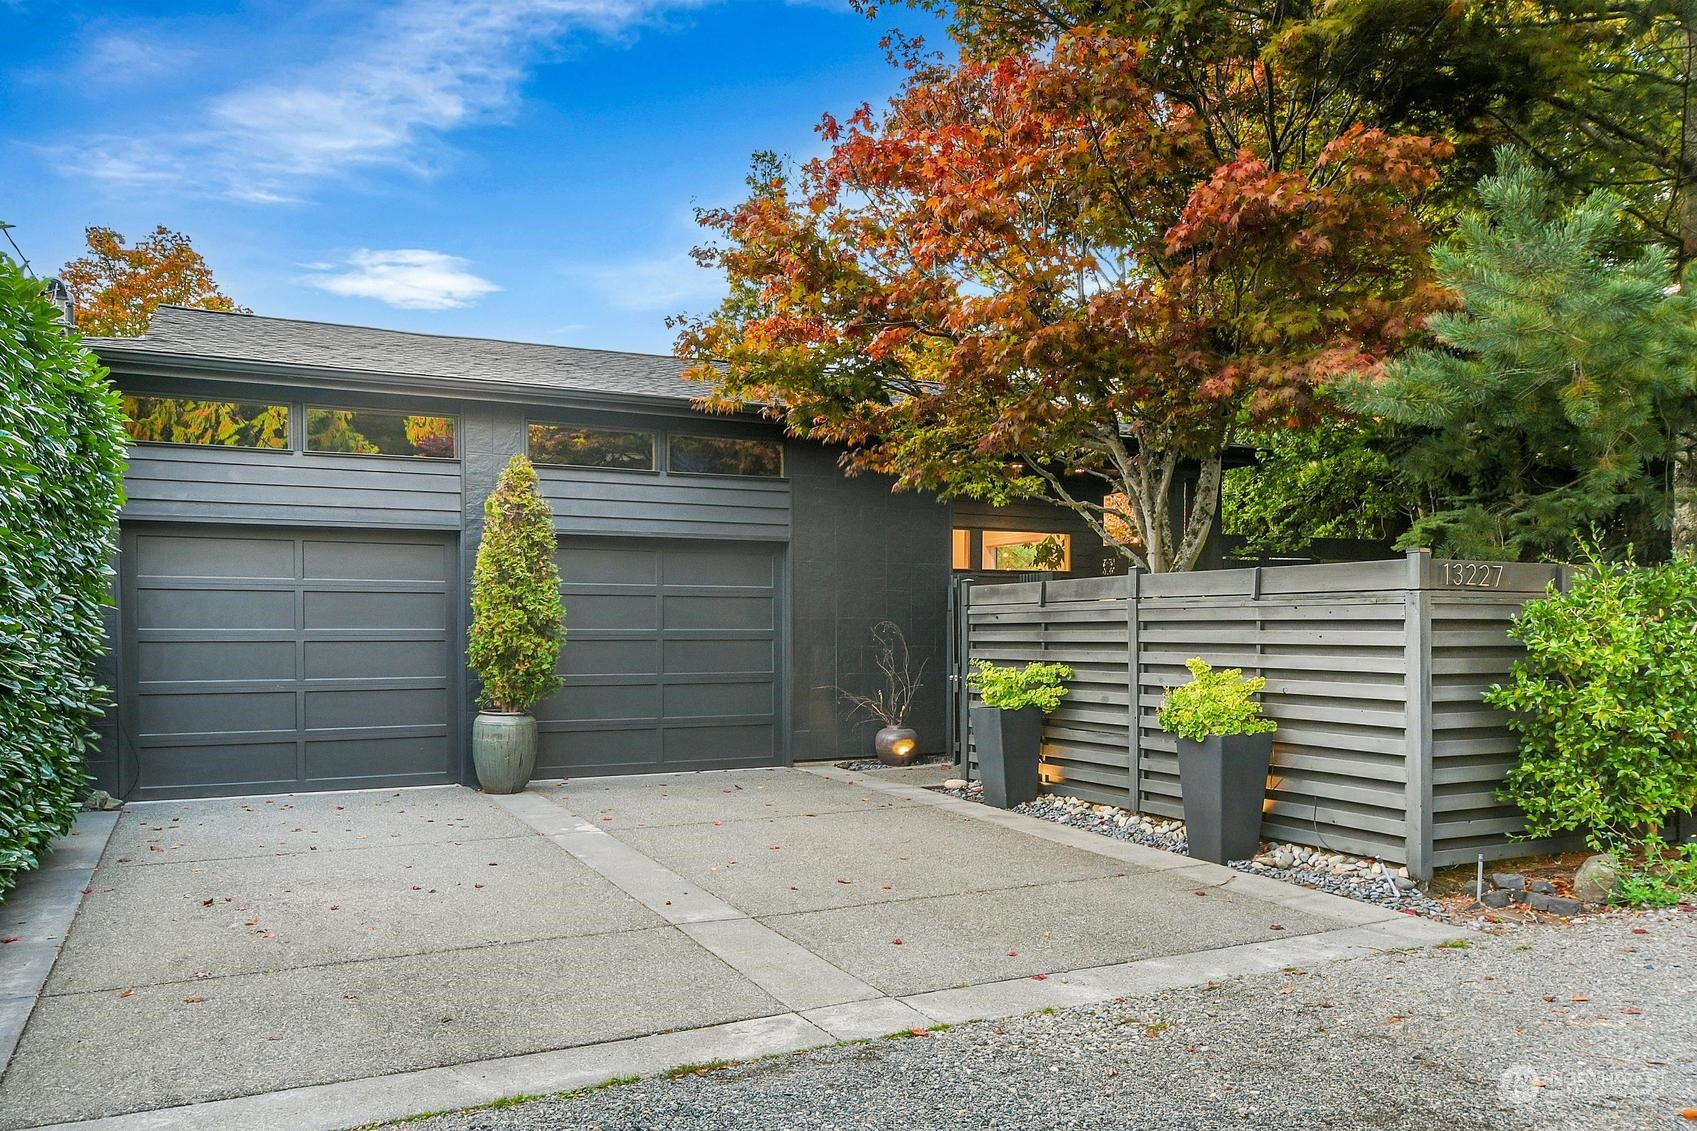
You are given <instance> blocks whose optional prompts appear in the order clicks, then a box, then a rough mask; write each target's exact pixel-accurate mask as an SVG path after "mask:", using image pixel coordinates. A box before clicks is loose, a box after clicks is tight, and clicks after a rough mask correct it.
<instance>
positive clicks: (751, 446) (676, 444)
mask: <svg viewBox="0 0 1697 1131" xmlns="http://www.w3.org/2000/svg"><path fill="white" fill-rule="evenodd" d="M666 449H667V450H666V458H667V464H668V466H669V467H670V469H671V470H672V471H675V472H681V473H683V474H686V475H761V476H766V477H767V478H772V479H776V478H778V477H780V476H782V475H783V474H784V445H783V444H781V443H779V442H777V441H776V440H737V439H732V438H731V437H728V436H672V437H669V438H668V441H667V445H666Z"/></svg>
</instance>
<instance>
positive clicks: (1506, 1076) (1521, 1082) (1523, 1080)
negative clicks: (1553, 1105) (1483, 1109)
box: [1497, 1064, 1548, 1107]
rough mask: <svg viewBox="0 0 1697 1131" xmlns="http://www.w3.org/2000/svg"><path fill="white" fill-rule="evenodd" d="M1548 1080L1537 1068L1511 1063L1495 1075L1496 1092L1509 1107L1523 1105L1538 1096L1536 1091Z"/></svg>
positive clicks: (1546, 1085) (1544, 1085)
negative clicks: (1539, 1073) (1500, 1073)
mask: <svg viewBox="0 0 1697 1131" xmlns="http://www.w3.org/2000/svg"><path fill="white" fill-rule="evenodd" d="M1545 1087H1548V1082H1547V1081H1545V1080H1544V1079H1543V1078H1542V1077H1540V1076H1539V1075H1538V1070H1537V1069H1535V1068H1533V1067H1531V1066H1530V1065H1525V1064H1511V1065H1509V1066H1508V1067H1507V1068H1505V1069H1503V1073H1502V1075H1501V1076H1498V1077H1497V1094H1498V1095H1499V1096H1501V1097H1502V1100H1503V1102H1504V1103H1506V1104H1508V1105H1510V1106H1511V1107H1524V1106H1525V1105H1526V1104H1529V1103H1531V1102H1532V1101H1533V1100H1535V1099H1537V1098H1538V1091H1539V1089H1541V1088H1545Z"/></svg>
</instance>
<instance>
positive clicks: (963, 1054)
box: [397, 911, 1697, 1131]
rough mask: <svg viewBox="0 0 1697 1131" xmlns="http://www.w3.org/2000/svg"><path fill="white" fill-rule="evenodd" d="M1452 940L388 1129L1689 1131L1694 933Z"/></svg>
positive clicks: (1694, 1037) (1664, 929) (1617, 919)
mask: <svg viewBox="0 0 1697 1131" xmlns="http://www.w3.org/2000/svg"><path fill="white" fill-rule="evenodd" d="M1460 933H1461V932H1458V934H1460ZM1466 935H1467V938H1466V940H1465V941H1464V942H1461V943H1459V944H1453V945H1450V946H1440V947H1435V948H1427V949H1414V950H1401V951H1390V952H1384V953H1380V954H1375V955H1372V956H1368V957H1365V958H1360V959H1355V960H1349V961H1342V962H1333V963H1328V964H1322V965H1319V966H1315V967H1313V968H1300V969H1299V968H1289V969H1287V970H1285V971H1284V972H1282V973H1276V974H1267V975H1258V976H1254V977H1248V978H1242V979H1236V980H1233V981H1230V982H1225V983H1218V984H1209V985H1207V986H1201V987H1196V988H1192V989H1184V990H1173V991H1169V992H1165V993H1159V994H1151V995H1148V996H1139V997H1133V998H1126V999H1122V1000H1120V1001H1117V1002H1112V1003H1109V1004H1106V1005H1101V1006H1092V1007H1088V1008H1080V1009H1072V1010H1062V1011H1058V1012H1045V1013H1040V1014H1033V1015H1028V1016H1024V1017H1020V1018H1016V1019H1012V1020H1008V1021H1000V1022H980V1023H974V1024H971V1025H963V1026H959V1027H957V1028H954V1029H949V1030H947V1031H933V1032H930V1033H928V1034H926V1035H924V1036H918V1037H910V1038H909V1039H906V1040H890V1039H886V1040H876V1041H870V1042H865V1043H860V1044H853V1045H843V1046H836V1047H831V1048H826V1049H819V1050H815V1051H813V1052H808V1053H802V1054H797V1055H792V1056H784V1057H778V1058H773V1059H769V1060H765V1061H757V1062H754V1063H751V1064H746V1065H740V1066H735V1067H730V1068H724V1069H720V1070H716V1071H707V1072H704V1073H701V1074H690V1075H687V1076H684V1077H682V1078H679V1079H668V1078H665V1077H657V1078H653V1079H648V1080H644V1081H641V1082H639V1083H635V1084H626V1085H621V1086H617V1087H612V1088H608V1089H605V1090H603V1091H598V1092H594V1093H592V1094H589V1095H586V1096H581V1097H577V1098H572V1099H561V1100H544V1101H537V1102H532V1103H527V1104H522V1105H517V1106H512V1107H505V1108H499V1109H490V1110H481V1111H472V1112H465V1113H460V1114H456V1115H450V1116H439V1117H436V1118H432V1119H428V1120H425V1121H423V1122H420V1123H415V1124H410V1125H408V1126H409V1127H412V1128H416V1129H418V1131H543V1129H548V1131H566V1129H572V1131H638V1129H641V1131H674V1129H676V1131H682V1129H685V1128H689V1129H693V1131H732V1129H735V1131H757V1129H762V1128H775V1129H798V1131H839V1129H841V1131H849V1129H863V1128H866V1129H886V1128H887V1129H891V1131H896V1129H900V1131H912V1129H921V1128H923V1129H938V1131H956V1129H959V1131H967V1129H972V1131H977V1129H979V1128H986V1127H989V1128H996V1129H998V1131H1004V1129H1024V1128H1031V1129H1045V1131H1047V1129H1052V1128H1134V1127H1135V1128H1152V1129H1155V1128H1158V1129H1161V1131H1189V1129H1201V1128H1224V1127H1230V1128H1234V1129H1245V1131H1256V1129H1262V1128H1265V1129H1275V1128H1276V1129H1280V1131H1286V1129H1291V1128H1326V1129H1328V1131H1350V1129H1356V1128H1393V1127H1394V1128H1397V1129H1399V1131H1426V1129H1431V1131H1439V1129H1442V1131H1456V1129H1469V1128H1482V1129H1483V1128H1489V1129H1498V1128H1504V1129H1521V1128H1550V1129H1555V1128H1562V1129H1567V1128H1599V1129H1613V1128H1659V1127H1669V1128H1671V1127H1690V1126H1692V1123H1691V1122H1690V1120H1691V1119H1697V1053H1694V1050H1697V988H1694V987H1697V980H1694V978H1693V974H1697V957H1694V955H1697V915H1694V914H1690V913H1682V912H1678V911H1668V912H1658V913H1652V914H1645V915H1636V916H1611V917H1607V918H1598V919H1591V920H1583V921H1579V922H1576V923H1575V924H1573V925H1571V926H1568V927H1562V928H1555V929H1551V930H1546V931H1537V932H1532V933H1518V934H1516V933H1505V934H1502V935H1495V936H1493V935H1489V934H1483V933H1479V932H1466ZM1688 1110H1689V1112H1690V1115H1689V1117H1687V1116H1686V1115H1685V1114H1684V1113H1685V1112H1687V1111H1688ZM398 1126H399V1125H397V1128H398Z"/></svg>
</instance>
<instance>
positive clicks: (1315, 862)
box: [933, 778, 1451, 922]
mask: <svg viewBox="0 0 1697 1131" xmlns="http://www.w3.org/2000/svg"><path fill="white" fill-rule="evenodd" d="M933 788H935V789H936V790H937V791H938V792H940V793H947V794H949V795H950V796H953V797H959V798H962V799H964V800H967V801H977V802H982V801H983V799H984V798H983V795H984V786H983V783H982V782H976V781H974V782H968V781H964V780H963V779H961V778H950V779H949V780H948V781H946V782H944V783H943V784H942V785H941V786H935V787H933ZM1012 811H1013V812H1015V813H1020V814H1023V815H1025V816H1027V817H1036V818H1037V819H1038V820H1042V821H1052V822H1053V823H1055V824H1057V825H1069V826H1071V827H1073V828H1079V829H1084V830H1087V831H1089V832H1093V833H1098V834H1100V835H1102V836H1107V837H1113V838H1114V839H1115V840H1126V841H1130V842H1132V843H1133V844H1141V845H1144V846H1145V847H1148V848H1158V849H1160V850H1162V851H1163V852H1173V853H1177V854H1179V855H1186V854H1187V852H1188V849H1187V847H1186V842H1185V835H1184V822H1183V821H1174V820H1163V819H1162V818H1159V817H1151V816H1150V815H1149V814H1147V813H1133V812H1132V811H1131V810H1129V809H1121V808H1119V807H1118V806H1115V805H1102V804H1094V803H1092V802H1089V801H1086V800H1084V799H1083V798H1082V797H1068V796H1065V795H1063V794H1056V793H1045V794H1041V795H1039V796H1038V798H1037V800H1035V801H1027V802H1024V803H1022V804H1020V805H1016V806H1014V807H1013V810H1012ZM1229 866H1230V867H1231V868H1234V869H1236V870H1237V871H1239V872H1249V873H1252V874H1254V875H1257V876H1268V877H1271V878H1272V879H1276V880H1283V881H1285V882H1286V883H1292V884H1297V885H1300V886H1302V887H1306V888H1313V889H1315V890H1317V891H1323V892H1327V893H1328V894H1331V895H1341V896H1343V897H1345V898H1346V899H1353V900H1357V901H1358V902H1361V903H1371V904H1374V905H1376V906H1379V907H1387V908H1390V909H1392V910H1396V911H1406V912H1410V913H1412V914H1416V915H1422V916H1425V917H1426V918H1429V919H1439V920H1442V921H1444V922H1449V921H1451V916H1450V913H1449V910H1448V909H1447V908H1445V907H1444V905H1443V904H1441V903H1439V902H1438V901H1437V900H1435V899H1432V898H1430V897H1428V896H1427V895H1426V893H1425V892H1423V891H1421V890H1420V886H1419V885H1418V884H1417V883H1415V882H1414V881H1413V880H1412V879H1410V878H1409V876H1408V869H1407V868H1398V867H1394V866H1392V865H1389V864H1386V863H1384V862H1383V861H1380V860H1373V859H1370V858H1367V857H1361V856H1351V855H1346V854H1344V853H1337V852H1328V851H1326V850H1324V849H1316V848H1311V847H1308V846H1306V845H1298V844H1282V843H1279V842H1276V841H1274V842H1270V843H1268V844H1267V845H1266V847H1265V849H1264V851H1262V852H1261V854H1260V855H1258V856H1256V857H1255V858H1254V859H1253V860H1233V861H1232V862H1231V864H1230V865H1229Z"/></svg>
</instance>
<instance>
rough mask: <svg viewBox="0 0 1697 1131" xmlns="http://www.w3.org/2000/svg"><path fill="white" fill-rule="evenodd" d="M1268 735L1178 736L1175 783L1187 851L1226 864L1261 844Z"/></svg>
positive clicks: (1269, 758)
mask: <svg viewBox="0 0 1697 1131" xmlns="http://www.w3.org/2000/svg"><path fill="white" fill-rule="evenodd" d="M1272 760H1273V736H1272V735H1271V734H1215V735H1210V736H1208V737H1207V738H1205V739H1203V740H1202V741H1201V742H1192V741H1191V740H1189V739H1187V738H1181V739H1179V740H1178V783H1179V791H1180V792H1181V793H1182V794H1183V795H1184V831H1185V836H1186V838H1187V839H1188V841H1189V843H1190V855H1191V857H1192V858H1194V859H1197V860H1210V861H1212V862H1213V863H1215V864H1224V863H1225V862H1226V861H1228V860H1247V859H1249V858H1250V857H1252V856H1254V855H1255V853H1256V852H1258V851H1259V850H1260V848H1261V809H1262V805H1263V804H1264V803H1265V801H1266V798H1267V767H1268V766H1269V765H1270V764H1271V763H1272Z"/></svg>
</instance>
